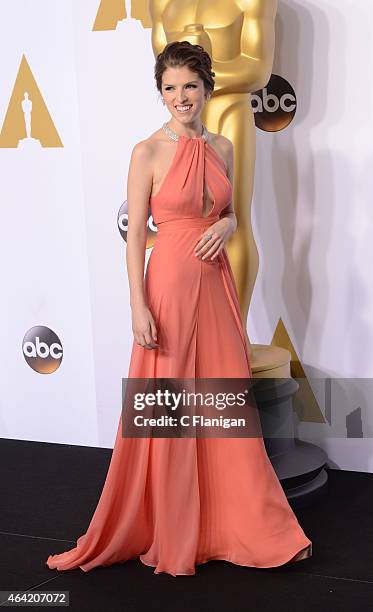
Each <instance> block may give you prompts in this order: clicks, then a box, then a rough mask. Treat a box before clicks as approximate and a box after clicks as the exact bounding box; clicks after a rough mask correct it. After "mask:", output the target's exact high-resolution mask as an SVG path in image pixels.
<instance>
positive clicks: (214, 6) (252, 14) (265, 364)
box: [149, 0, 290, 377]
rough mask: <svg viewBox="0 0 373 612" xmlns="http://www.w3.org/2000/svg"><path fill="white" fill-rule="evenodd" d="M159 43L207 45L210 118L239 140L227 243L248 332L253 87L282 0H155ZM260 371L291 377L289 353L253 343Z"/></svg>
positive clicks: (261, 78) (157, 47)
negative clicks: (211, 80) (232, 217)
mask: <svg viewBox="0 0 373 612" xmlns="http://www.w3.org/2000/svg"><path fill="white" fill-rule="evenodd" d="M149 9H150V15H151V18H152V46H153V51H154V53H155V55H158V53H160V52H161V51H162V49H163V48H164V47H165V45H166V44H167V43H169V42H172V41H175V40H179V41H181V40H188V41H189V42H191V43H193V44H199V45H201V46H202V47H203V48H204V49H205V50H206V51H207V52H208V53H209V55H210V57H211V59H212V69H213V71H214V72H215V89H214V92H213V95H212V97H211V99H210V101H209V102H208V103H207V104H206V106H205V109H204V114H203V117H202V121H203V123H204V124H205V125H206V127H207V129H208V130H210V131H211V132H215V133H219V134H223V135H224V136H226V137H227V138H229V139H230V140H231V141H232V143H233V146H234V181H233V194H234V201H233V205H234V209H235V213H236V217H237V230H236V232H235V233H234V234H233V235H232V237H231V239H230V240H229V242H228V244H227V251H228V255H229V259H230V262H231V266H232V271H233V274H234V277H235V280H236V284H237V290H238V295H239V300H240V307H241V316H242V321H243V323H244V329H245V332H246V322H247V314H248V310H249V306H250V300H251V296H252V293H253V289H254V283H255V279H256V276H257V273H258V266H259V256H258V251H257V248H256V244H255V240H254V236H253V231H252V226H251V201H252V194H253V184H254V168H255V150H256V131H255V122H254V114H253V110H252V107H251V92H254V91H257V90H258V89H261V88H262V87H264V86H265V85H266V84H267V83H268V81H269V79H270V76H271V71H272V64H273V56H274V46H275V33H274V23H275V17H276V12H277V0H243V1H242V2H236V1H235V0H215V1H214V2H211V1H210V0H193V2H191V1H190V0H150V4H149ZM246 337H247V340H248V343H249V347H250V353H251V366H252V371H253V374H254V375H255V376H258V377H282V376H289V375H290V353H289V351H286V350H284V349H281V348H279V347H275V346H267V345H262V344H256V345H255V344H251V343H250V340H249V338H248V336H247V332H246Z"/></svg>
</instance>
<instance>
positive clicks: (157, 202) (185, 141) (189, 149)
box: [150, 135, 232, 225]
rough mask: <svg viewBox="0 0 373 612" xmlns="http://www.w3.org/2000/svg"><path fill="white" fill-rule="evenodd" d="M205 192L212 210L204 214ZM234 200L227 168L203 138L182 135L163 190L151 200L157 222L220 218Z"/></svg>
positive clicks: (162, 187) (164, 180)
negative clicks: (210, 201)
mask: <svg viewBox="0 0 373 612" xmlns="http://www.w3.org/2000/svg"><path fill="white" fill-rule="evenodd" d="M204 191H206V192H208V193H209V195H210V197H211V200H212V203H213V204H212V207H211V208H210V210H209V212H208V214H207V215H206V214H205V215H203V202H204ZM231 198H232V185H231V183H230V180H229V178H228V176H227V174H226V165H225V162H224V161H223V159H222V158H221V157H220V155H218V153H216V151H215V149H214V148H213V147H212V146H211V145H210V144H209V143H208V142H207V141H206V140H204V138H202V136H197V137H193V138H188V137H187V136H183V135H182V136H179V138H178V141H177V148H176V152H175V154H174V157H173V160H172V162H171V165H170V167H169V170H168V172H167V173H166V176H165V177H164V179H163V181H162V184H161V187H160V189H159V190H158V192H157V193H156V195H155V196H152V197H150V205H151V212H152V217H153V219H154V222H155V223H156V224H157V225H158V223H163V222H164V221H171V220H174V219H182V218H184V219H190V218H196V217H199V218H201V217H202V218H206V219H208V218H209V217H211V216H212V215H213V216H216V215H219V214H220V213H221V211H222V210H223V209H224V208H225V207H226V206H228V204H229V203H230V201H231Z"/></svg>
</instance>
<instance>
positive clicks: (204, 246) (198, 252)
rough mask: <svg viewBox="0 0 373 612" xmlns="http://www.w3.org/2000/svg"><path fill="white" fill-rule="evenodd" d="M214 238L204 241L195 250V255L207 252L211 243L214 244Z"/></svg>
mask: <svg viewBox="0 0 373 612" xmlns="http://www.w3.org/2000/svg"><path fill="white" fill-rule="evenodd" d="M215 241H216V239H214V238H211V240H209V241H208V242H206V243H205V244H204V245H203V246H202V247H201V248H200V249H199V250H198V251H196V255H197V257H198V256H199V255H203V254H204V253H207V251H208V250H209V249H210V248H211V246H212V245H213V244H215Z"/></svg>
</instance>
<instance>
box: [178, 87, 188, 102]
mask: <svg viewBox="0 0 373 612" xmlns="http://www.w3.org/2000/svg"><path fill="white" fill-rule="evenodd" d="M187 100H188V98H187V95H186V93H185V91H182V90H181V91H179V93H178V94H177V96H176V104H183V103H185V102H187Z"/></svg>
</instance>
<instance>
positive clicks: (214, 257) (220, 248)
mask: <svg viewBox="0 0 373 612" xmlns="http://www.w3.org/2000/svg"><path fill="white" fill-rule="evenodd" d="M223 248H224V244H223V242H222V243H221V245H220V246H219V248H218V250H217V251H215V253H214V254H213V255H212V257H211V260H213V259H216V258H217V256H218V255H219V253H220V252H221V251H222V250H223Z"/></svg>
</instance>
